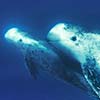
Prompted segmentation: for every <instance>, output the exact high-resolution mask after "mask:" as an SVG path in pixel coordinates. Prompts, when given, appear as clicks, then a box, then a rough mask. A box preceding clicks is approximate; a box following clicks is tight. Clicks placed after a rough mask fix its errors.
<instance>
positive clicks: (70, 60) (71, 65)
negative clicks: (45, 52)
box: [47, 40, 83, 75]
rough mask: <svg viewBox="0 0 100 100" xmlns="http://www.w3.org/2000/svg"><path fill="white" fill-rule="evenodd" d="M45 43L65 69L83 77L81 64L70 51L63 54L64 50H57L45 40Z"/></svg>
mask: <svg viewBox="0 0 100 100" xmlns="http://www.w3.org/2000/svg"><path fill="white" fill-rule="evenodd" d="M47 42H48V44H49V45H50V46H51V47H52V49H53V51H54V52H55V53H57V55H58V56H59V57H60V59H61V61H62V62H63V64H64V65H65V66H66V69H68V70H70V71H72V72H77V73H80V74H81V75H83V72H82V69H81V63H80V62H79V61H78V60H77V59H76V58H75V57H74V55H73V54H72V53H71V51H70V50H68V49H67V50H66V52H64V49H61V48H60V49H59V48H57V47H56V46H55V45H53V44H52V42H50V41H49V40H47Z"/></svg>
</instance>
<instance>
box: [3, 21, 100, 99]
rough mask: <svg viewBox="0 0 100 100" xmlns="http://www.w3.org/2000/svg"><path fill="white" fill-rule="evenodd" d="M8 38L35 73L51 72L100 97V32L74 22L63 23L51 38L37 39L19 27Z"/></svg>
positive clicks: (13, 29)
mask: <svg viewBox="0 0 100 100" xmlns="http://www.w3.org/2000/svg"><path fill="white" fill-rule="evenodd" d="M5 38H6V39H9V40H10V41H12V42H13V43H15V44H16V46H17V47H18V48H20V49H21V51H22V53H23V56H24V59H25V62H26V64H27V67H28V69H29V72H30V73H31V75H32V76H33V77H34V78H35V79H37V77H38V75H39V73H48V74H49V75H51V76H53V77H54V78H56V79H59V80H62V81H64V82H69V83H71V84H73V85H75V86H77V87H79V88H81V89H82V90H84V91H86V92H88V93H90V94H92V95H94V96H96V98H97V99H100V92H99V91H100V56H99V53H100V50H99V48H100V36H99V34H94V33H85V32H83V31H80V30H78V29H77V28H76V27H74V26H73V25H69V24H65V23H59V24H57V25H55V26H54V27H53V28H52V29H51V30H50V31H49V33H48V35H47V39H45V40H43V41H41V40H39V41H37V40H34V39H32V37H30V36H29V35H28V34H26V32H22V31H20V30H19V29H17V28H12V29H10V30H8V31H7V32H6V34H5Z"/></svg>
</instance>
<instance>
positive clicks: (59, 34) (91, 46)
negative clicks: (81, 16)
mask: <svg viewBox="0 0 100 100" xmlns="http://www.w3.org/2000/svg"><path fill="white" fill-rule="evenodd" d="M48 40H49V41H50V43H51V44H52V45H53V46H54V47H55V48H56V49H57V50H59V51H61V52H63V54H64V55H67V53H68V51H70V53H69V54H70V55H72V56H73V58H74V59H76V61H78V62H79V63H80V65H81V69H82V73H83V76H84V78H85V80H86V82H87V84H88V85H87V86H89V87H90V88H89V92H90V93H91V92H92V93H93V94H94V95H96V96H97V98H98V99H100V55H99V54H100V35H99V34H94V33H85V32H83V31H81V30H79V29H78V28H76V27H74V26H72V25H69V24H64V23H60V24H57V25H56V26H55V27H54V28H52V29H51V30H50V32H49V34H48ZM66 61H67V60H66ZM75 68H76V66H75ZM93 94H92V95H93Z"/></svg>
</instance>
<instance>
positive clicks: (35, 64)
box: [25, 42, 88, 91]
mask: <svg viewBox="0 0 100 100" xmlns="http://www.w3.org/2000/svg"><path fill="white" fill-rule="evenodd" d="M42 45H43V46H44V47H46V49H44V48H41V47H40V45H38V46H36V47H33V46H31V45H30V46H29V47H28V48H27V50H26V54H25V61H26V63H27V66H28V69H29V71H30V73H31V75H32V76H33V77H34V78H35V79H37V78H38V74H39V73H49V74H50V75H51V76H53V77H54V78H56V79H59V80H62V81H64V82H69V83H71V84H73V85H75V86H77V87H79V88H81V89H83V90H85V91H87V90H88V88H87V83H86V82H85V79H84V77H83V74H82V70H81V67H80V63H78V62H77V61H76V60H75V59H73V58H72V57H70V55H64V54H63V53H61V52H60V51H58V50H56V49H55V48H53V47H52V46H51V45H49V43H48V42H42ZM65 59H67V61H65ZM75 65H76V68H74V66H75Z"/></svg>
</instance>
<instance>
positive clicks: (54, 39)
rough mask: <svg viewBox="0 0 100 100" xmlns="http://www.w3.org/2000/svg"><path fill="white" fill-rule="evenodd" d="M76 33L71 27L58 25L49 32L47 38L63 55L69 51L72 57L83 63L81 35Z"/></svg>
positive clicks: (62, 24)
mask: <svg viewBox="0 0 100 100" xmlns="http://www.w3.org/2000/svg"><path fill="white" fill-rule="evenodd" d="M78 32H79V31H78V29H77V28H75V27H73V26H71V25H68V24H64V23H59V24H57V25H56V26H55V27H53V28H52V29H51V30H50V31H49V33H48V36H47V38H48V40H49V41H50V42H51V43H52V44H53V45H54V46H55V47H56V48H58V49H60V50H62V51H63V52H65V53H66V52H67V51H70V53H71V54H72V55H73V57H75V58H76V59H77V60H78V61H79V62H81V63H84V62H85V57H84V47H83V44H82V38H81V37H82V34H80V33H78Z"/></svg>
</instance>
